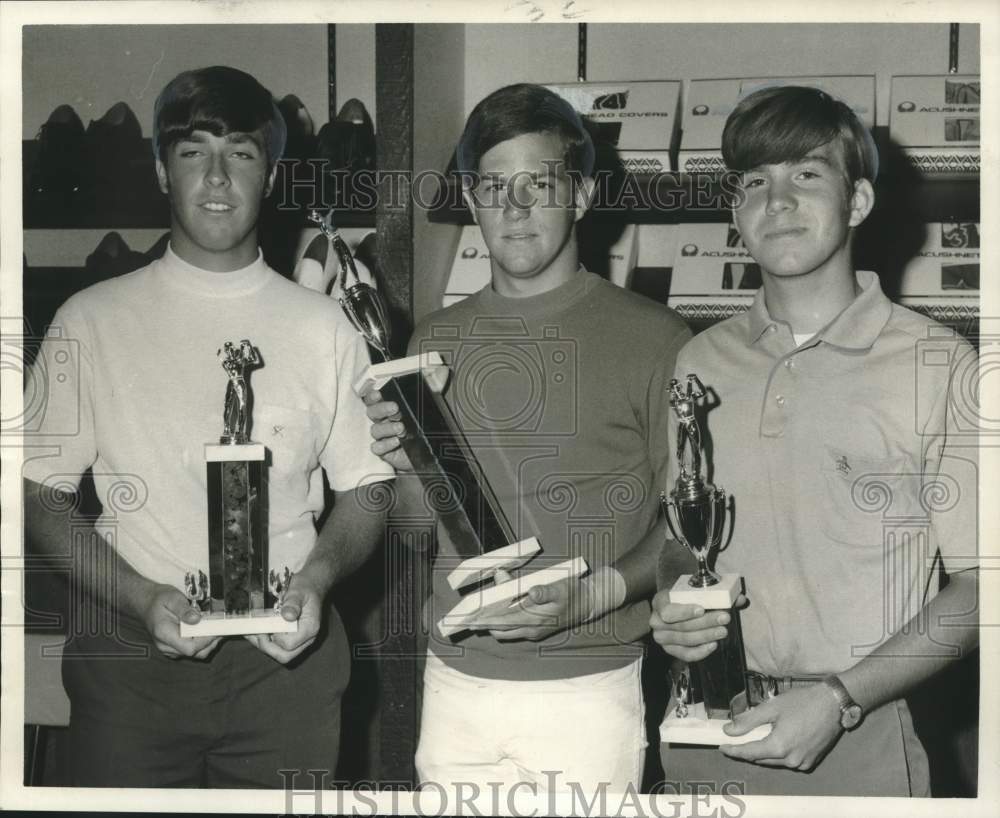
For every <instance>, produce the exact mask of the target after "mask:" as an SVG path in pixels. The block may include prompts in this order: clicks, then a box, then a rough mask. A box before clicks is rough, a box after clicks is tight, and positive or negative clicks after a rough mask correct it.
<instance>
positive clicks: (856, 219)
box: [848, 179, 875, 227]
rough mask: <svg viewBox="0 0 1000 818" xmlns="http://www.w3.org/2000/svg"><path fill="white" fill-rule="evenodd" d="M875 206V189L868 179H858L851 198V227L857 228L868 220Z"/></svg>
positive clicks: (849, 224) (849, 222) (849, 223)
mask: <svg viewBox="0 0 1000 818" xmlns="http://www.w3.org/2000/svg"><path fill="white" fill-rule="evenodd" d="M874 206H875V188H873V187H872V183H871V182H869V181H868V180H867V179H858V181H856V182H855V183H854V193H853V195H852V196H851V216H850V220H849V221H848V226H849V227H857V226H858V225H859V224H861V222H863V221H864V220H865V219H867V218H868V214H869V213H871V212H872V208H873V207H874Z"/></svg>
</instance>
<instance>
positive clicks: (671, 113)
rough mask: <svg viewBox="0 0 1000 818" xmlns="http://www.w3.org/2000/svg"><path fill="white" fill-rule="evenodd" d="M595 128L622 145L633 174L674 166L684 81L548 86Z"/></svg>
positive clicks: (623, 156)
mask: <svg viewBox="0 0 1000 818" xmlns="http://www.w3.org/2000/svg"><path fill="white" fill-rule="evenodd" d="M545 87H546V88H549V89H551V90H552V91H555V92H556V93H557V94H559V95H560V96H561V97H563V98H564V99H565V100H567V101H568V102H569V103H570V105H572V106H573V107H574V108H575V109H576V110H577V112H579V113H580V114H581V115H582V116H585V117H586V118H587V119H588V120H590V122H592V123H593V124H594V125H595V126H596V127H597V131H598V134H599V136H600V138H601V139H602V140H604V141H606V142H608V143H610V144H612V145H614V146H615V147H616V148H617V149H618V156H619V157H620V158H621V161H622V164H623V165H624V166H625V169H626V170H628V171H631V172H632V173H660V172H663V171H671V170H674V169H675V166H674V163H673V160H672V156H673V153H674V152H675V150H676V147H677V136H678V122H679V119H680V117H679V116H678V109H679V104H680V97H681V83H680V82H679V81H674V80H670V81H666V80H665V81H659V80H650V81H639V82H574V83H559V84H550V85H546V86H545Z"/></svg>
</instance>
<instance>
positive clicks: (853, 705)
mask: <svg viewBox="0 0 1000 818" xmlns="http://www.w3.org/2000/svg"><path fill="white" fill-rule="evenodd" d="M823 684H825V685H826V686H827V687H828V688H829V689H830V691H831V692H832V693H833V695H834V696H836V698H837V705H838V706H839V707H840V726H841V727H843V728H844V729H845V730H853V729H854V728H855V727H857V726H858V725H859V724H860V723H861V718H862V716H863V715H864V712H863V711H862V709H861V705H860V704H858V703H857V702H856V701H854V699H853V698H852V697H851V694H850V693H849V692H848V690H847V688H846V687H844V683H843V682H842V681H840V678H839V677H837V676H834V675H831V676H826V677H824V678H823Z"/></svg>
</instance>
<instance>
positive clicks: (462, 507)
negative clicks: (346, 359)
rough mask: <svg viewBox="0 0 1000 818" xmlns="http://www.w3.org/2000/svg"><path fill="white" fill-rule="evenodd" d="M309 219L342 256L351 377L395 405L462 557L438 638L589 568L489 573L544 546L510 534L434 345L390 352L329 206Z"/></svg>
mask: <svg viewBox="0 0 1000 818" xmlns="http://www.w3.org/2000/svg"><path fill="white" fill-rule="evenodd" d="M309 218H310V220H312V221H313V222H315V223H316V224H317V225H318V226H319V228H320V230H321V231H322V232H323V234H324V235H326V237H327V239H329V241H330V243H331V244H332V246H333V249H334V251H335V252H336V253H337V257H338V259H339V261H340V280H339V287H338V288H337V290H338V292H339V293H340V295H339V298H338V300H339V302H340V306H341V307H342V308H343V310H344V313H345V314H346V315H347V317H348V319H349V320H350V322H351V324H352V325H353V326H354V328H355V329H356V330H357V331H358V332H359V333H360V334H361V335H362V336H363V337H364V339H365V341H367V342H368V346H369V347H370V349H371V354H372V358H373V359H374V360H375V363H373V364H372V365H370V366H369V367H367V369H365V371H364V372H363V373H362V374H361V376H360V377H359V378H358V380H357V381H356V383H355V384H354V391H355V392H356V393H357V394H358V395H364V394H365V393H367V392H368V391H369V390H370V389H373V388H374V389H378V390H379V391H380V392H381V393H382V395H383V397H385V398H386V399H387V400H390V401H392V402H393V403H395V404H396V405H397V406H398V407H399V410H400V420H401V422H402V423H403V426H404V428H405V432H404V433H403V434H402V435H401V436H400V440H401V444H402V447H403V450H404V451H405V452H406V454H407V456H408V457H409V459H410V463H412V464H413V468H414V471H415V473H416V474H417V475H418V477H419V478H420V481H421V483H422V484H423V485H424V488H425V491H426V492H427V493H428V496H430V497H433V500H434V509H435V511H436V512H437V514H438V518H439V520H440V522H441V524H442V526H443V527H444V529H445V530H446V531H447V532H448V535H449V537H450V539H451V541H452V542H453V543H454V545H455V547H456V549H457V550H458V552H459V555H460V556H461V557H464V558H465V559H463V561H462V562H461V563H460V564H459V565H458V566H457V567H456V568H455V569H454V570H453V571H452V572H451V573H450V574H449V575H448V583H449V585H451V587H452V588H453V589H455V590H456V591H459V592H460V593H462V592H464V593H465V596H464V597H463V598H462V600H461V601H460V602H459V603H458V604H457V605H456V606H455V607H454V608H452V610H451V611H450V612H449V613H447V614H446V615H445V616H444V617H443V618H442V619H441V620H440V621H439V622H438V626H437V627H438V630H439V631H440V633H441V635H442V636H446V637H448V636H452V635H454V634H458V633H461V632H463V631H465V630H470V629H473V630H474V629H481V628H486V627H488V626H489V617H490V616H491V615H494V614H497V613H500V612H503V611H505V610H507V609H508V608H510V607H512V606H514V605H516V604H517V601H518V600H519V599H521V598H522V597H523V596H524V595H525V594H527V592H528V591H529V590H530V589H531V588H532V587H534V586H536V585H544V584H548V583H551V582H556V581H558V580H560V579H566V578H567V577H571V576H580V575H582V574H584V573H586V571H587V570H588V566H587V562H586V560H584V559H583V558H582V557H576V558H574V559H571V560H566V561H565V562H562V563H559V564H558V565H554V566H552V567H550V568H545V569H543V570H540V571H535V572H533V573H531V574H527V575H523V576H519V577H516V578H514V579H511V580H508V581H506V582H500V583H497V582H496V581H495V579H496V572H497V571H499V570H504V571H510V570H513V569H515V568H519V567H520V566H522V565H525V564H526V563H527V562H528V561H529V560H531V558H532V557H534V556H535V555H536V554H538V553H539V552H540V551H541V550H542V549H541V546H540V545H539V543H538V540H537V539H536V538H535V537H529V538H528V539H525V540H521V541H518V542H514V533H513V529H512V528H511V526H510V523H509V522H508V521H507V518H506V516H505V515H504V513H503V510H502V509H501V507H500V503H499V502H498V500H497V498H496V495H495V494H494V492H493V490H492V489H491V488H490V485H489V483H488V481H487V480H486V476H485V474H484V473H483V470H482V467H481V466H480V464H479V462H478V461H477V460H476V456H475V454H474V453H473V451H472V449H471V447H470V446H469V443H468V441H467V440H466V438H465V435H464V434H463V432H462V430H461V428H460V427H459V425H458V422H457V421H456V419H455V416H454V415H453V413H452V411H451V409H450V408H449V406H448V404H447V403H446V402H445V400H444V396H443V394H442V393H443V391H444V388H445V385H446V383H447V381H448V368H447V366H446V365H445V363H444V361H443V360H442V358H441V356H440V354H439V353H437V352H433V351H432V352H422V353H420V354H418V355H412V356H410V357H407V358H398V359H393V358H392V356H391V354H390V352H389V326H388V321H387V320H386V311H385V306H384V305H383V303H382V300H381V298H380V296H379V294H378V292H377V291H376V290H375V289H374V288H373V287H371V286H369V285H368V284H366V283H365V282H363V281H362V280H361V278H360V276H358V272H357V269H356V267H355V265H354V259H353V257H352V256H351V251H350V249H349V248H348V247H347V244H346V243H345V242H344V240H343V239H342V238H341V236H340V233H339V232H338V231H337V230H336V228H335V227H334V225H333V211H332V210H331V211H328V212H327V214H326V215H325V216H324V215H321V214H320V213H319V212H318V211H312V212H311V213H310V216H309Z"/></svg>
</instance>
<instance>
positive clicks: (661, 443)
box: [367, 85, 690, 790]
mask: <svg viewBox="0 0 1000 818" xmlns="http://www.w3.org/2000/svg"><path fill="white" fill-rule="evenodd" d="M456 156H457V162H458V168H459V170H460V171H462V172H463V173H464V174H466V186H465V198H466V202H467V203H468V206H469V209H470V210H471V212H472V215H473V218H474V219H475V220H476V222H477V224H478V225H479V227H480V229H481V231H482V234H483V238H484V239H485V242H486V245H487V247H488V248H489V250H490V266H491V272H492V280H491V283H490V284H489V285H488V286H487V287H485V288H484V289H482V290H481V291H480V292H478V293H476V294H474V295H472V296H470V297H469V298H467V299H466V300H464V301H462V302H459V303H457V304H454V305H452V306H450V307H448V308H446V309H443V310H440V311H438V312H436V313H433V314H432V315H430V316H428V317H426V318H424V319H423V320H422V321H420V323H419V325H418V326H417V328H416V330H415V332H414V334H413V338H412V339H411V341H410V352H411V353H417V352H425V351H429V350H438V351H440V352H441V353H442V354H443V355H444V357H445V359H446V363H448V364H449V365H450V367H451V370H452V382H451V383H450V384H449V386H448V388H447V391H446V393H445V398H446V400H447V401H448V403H449V405H450V406H451V408H452V410H453V411H454V413H455V415H456V417H457V418H458V421H459V423H460V424H461V426H462V428H463V430H464V431H465V433H466V436H467V437H468V438H469V440H470V443H471V444H472V446H473V449H474V451H475V454H476V456H477V458H478V460H479V462H480V464H481V465H482V466H483V469H484V471H485V474H486V476H487V478H488V480H489V482H490V484H491V486H492V488H493V489H494V491H495V492H496V494H497V495H498V497H499V500H500V504H501V506H502V507H503V510H504V512H505V513H506V516H507V518H508V520H509V521H510V522H511V524H512V526H513V528H514V533H515V538H516V539H523V538H527V537H530V536H537V537H538V539H539V541H540V543H541V545H542V548H543V552H542V554H541V555H540V556H538V557H536V558H535V559H533V560H532V561H531V562H530V563H529V564H528V565H527V566H526V567H525V568H524V569H523V573H524V574H530V573H531V572H533V571H535V570H537V569H538V568H540V567H542V566H544V565H547V564H554V563H558V562H561V561H563V560H565V559H567V558H569V557H575V556H583V557H585V558H586V560H587V562H588V564H589V565H590V568H591V573H590V574H589V575H587V576H585V577H583V578H582V579H581V578H572V579H570V578H567V579H565V580H562V581H559V582H557V583H555V584H552V585H547V586H539V587H535V588H533V589H532V590H531V591H530V593H529V594H528V596H527V598H526V599H525V600H524V601H523V602H522V603H521V604H520V605H519V606H516V607H515V608H514V609H513V610H511V612H509V613H507V614H504V615H499V616H497V615H492V616H490V618H489V621H488V622H484V623H483V624H482V625H481V626H480V627H478V628H476V629H474V630H473V631H472V632H471V633H466V634H464V635H463V637H462V638H457V639H455V640H454V641H452V640H449V639H444V638H442V637H441V636H440V635H439V634H438V633H437V631H436V629H435V624H436V623H437V621H438V620H440V619H441V618H442V617H443V616H444V615H446V614H447V613H448V612H449V610H450V609H451V608H452V607H453V606H454V605H455V604H456V603H457V602H458V600H459V597H458V595H457V594H456V592H454V591H453V590H451V588H450V587H449V586H448V585H447V583H446V582H445V581H444V578H445V576H446V575H447V573H448V572H449V570H451V568H453V567H454V566H455V565H456V564H457V562H458V558H457V556H456V551H455V549H454V546H453V544H452V543H450V542H449V541H448V539H447V536H446V534H445V532H443V531H442V530H441V529H440V527H439V539H440V543H439V546H440V547H439V553H438V556H437V560H436V564H435V571H434V588H433V594H432V597H431V599H430V601H429V602H428V605H427V607H426V609H425V615H426V621H425V626H426V627H427V629H428V632H429V634H430V645H429V654H428V658H427V668H426V674H425V677H424V701H423V718H422V722H421V735H420V743H419V747H418V750H417V757H416V763H417V771H418V774H419V777H420V779H421V780H422V781H434V782H438V783H441V784H443V785H445V786H447V785H448V784H449V782H459V781H465V782H471V783H473V784H477V785H479V786H481V787H483V788H485V787H486V786H487V785H488V784H489V783H490V782H500V783H502V784H504V785H506V786H510V785H512V784H514V783H516V782H530V785H531V786H532V787H534V788H536V789H544V790H564V789H566V788H567V787H570V786H576V787H582V788H583V789H587V790H592V789H594V788H597V787H600V786H602V784H603V785H604V786H606V787H610V788H611V789H612V790H625V789H627V788H629V787H632V788H637V787H638V785H639V778H640V775H641V772H642V765H643V757H644V748H645V745H646V741H645V731H644V727H643V703H642V692H641V687H640V679H639V666H640V665H639V663H640V657H641V655H642V648H641V646H640V645H639V640H640V638H641V637H642V636H643V634H644V633H645V632H646V630H647V619H648V616H647V613H646V612H647V610H648V607H649V606H648V602H647V598H648V596H649V595H651V593H652V591H653V590H654V582H655V580H654V575H655V570H654V569H655V563H656V557H657V555H658V552H659V551H660V549H661V548H662V543H663V537H662V532H661V531H660V530H659V529H658V528H657V527H656V520H657V492H656V491H655V490H654V489H653V487H654V486H657V485H660V484H661V483H662V480H663V479H664V475H665V471H664V470H665V466H666V461H667V424H668V423H669V419H670V408H669V406H668V405H667V400H666V395H667V393H666V387H667V382H668V380H669V378H670V377H671V374H672V372H673V364H674V358H675V356H676V354H677V351H678V350H679V349H680V347H681V346H682V345H683V344H684V343H685V342H686V341H687V340H688V338H690V332H689V331H688V329H687V327H686V326H685V325H684V323H683V321H681V320H680V318H679V317H678V316H677V315H676V314H675V313H674V312H672V311H671V310H669V309H667V308H665V307H663V306H661V305H658V304H656V303H654V302H653V301H650V300H648V299H646V298H644V297H642V296H639V295H636V294H633V293H631V292H628V291H626V290H623V289H621V288H619V287H616V286H615V285H612V284H610V283H608V282H607V281H606V280H604V279H602V278H600V277H599V276H597V275H595V274H593V273H590V272H588V271H587V270H585V269H584V268H583V267H582V266H581V265H580V261H579V258H578V254H577V236H576V230H577V225H578V223H579V221H580V219H581V218H582V217H583V216H584V214H585V212H586V210H587V203H588V197H589V195H590V193H591V191H592V186H593V180H592V172H593V161H594V148H593V145H592V142H591V140H590V137H589V135H588V133H587V131H586V130H585V129H584V127H583V125H582V122H581V120H580V118H579V116H578V115H577V114H576V112H575V111H574V110H573V109H572V107H571V106H570V105H569V104H568V103H567V102H565V101H564V100H563V99H562V98H560V97H559V96H557V95H556V94H554V93H552V92H551V91H549V90H547V89H545V88H542V87H540V86H535V85H514V86H509V87H506V88H501V89H500V90H498V91H496V92H494V93H493V94H491V95H489V96H488V97H487V98H485V99H484V100H483V101H482V102H480V103H479V104H478V105H477V106H476V108H475V109H474V110H473V112H472V114H471V115H470V117H469V120H468V123H467V124H466V127H465V131H464V133H463V136H462V139H461V142H460V144H459V146H458V151H457V154H456ZM367 401H368V403H369V404H370V406H369V416H370V417H371V418H372V419H373V420H376V421H377V422H376V424H375V425H374V426H373V435H374V436H375V438H376V441H375V443H374V444H373V446H372V448H373V450H374V451H375V452H376V453H377V454H379V455H381V456H383V457H384V458H386V459H387V460H388V461H389V462H391V463H392V464H393V465H394V466H395V467H396V468H397V471H398V472H399V473H400V481H399V482H400V490H401V491H402V490H403V489H404V485H405V484H407V483H408V484H409V486H408V490H410V491H412V492H413V493H414V495H418V496H416V497H414V499H413V502H414V503H419V502H421V500H420V499H419V492H420V487H419V484H417V480H416V478H415V477H414V476H413V475H412V468H411V466H410V464H409V462H408V460H407V459H406V456H405V454H404V453H403V452H402V450H401V449H400V448H399V441H398V439H397V437H396V435H398V434H400V433H401V425H400V424H398V423H397V422H395V421H394V420H393V419H392V418H393V416H394V414H395V412H396V406H395V405H394V404H392V403H387V402H383V401H382V400H381V396H380V395H379V394H378V393H377V392H376V393H372V394H370V395H368V397H367ZM407 472H410V474H406V473H407ZM644 537H645V538H646V540H645V542H644V543H643V546H642V547H637V546H638V544H639V543H640V541H643V538H644Z"/></svg>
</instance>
